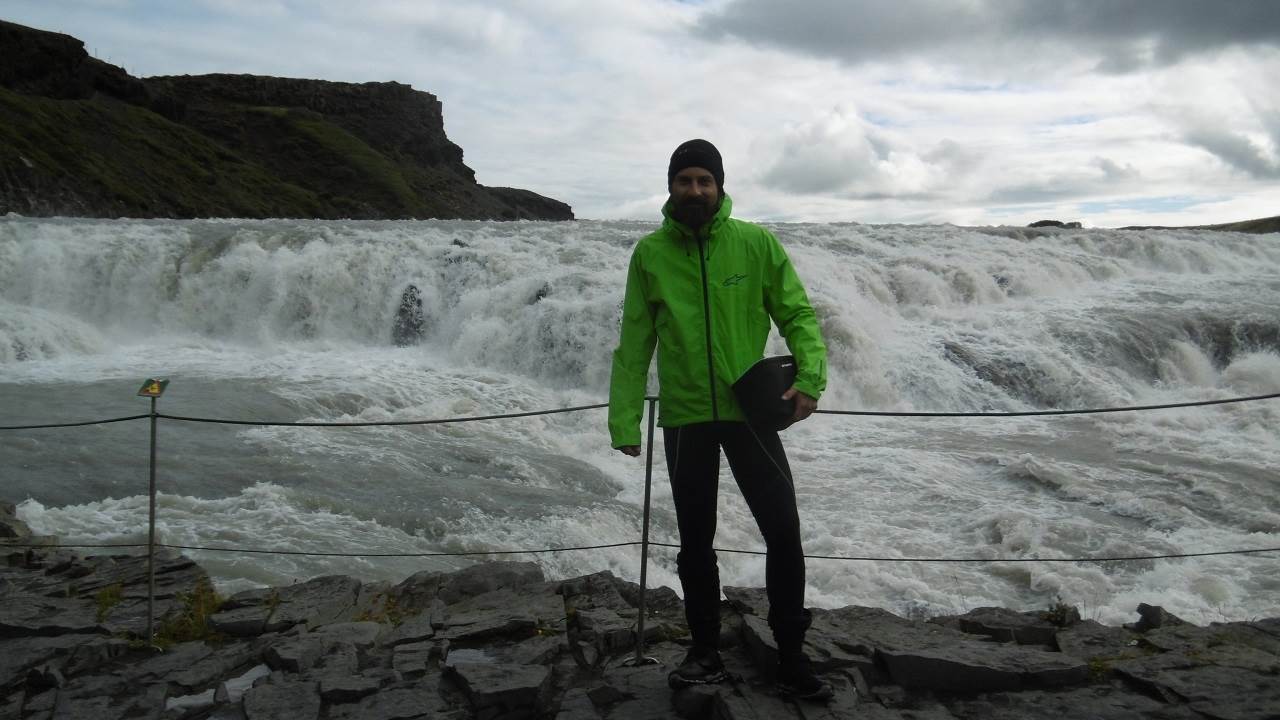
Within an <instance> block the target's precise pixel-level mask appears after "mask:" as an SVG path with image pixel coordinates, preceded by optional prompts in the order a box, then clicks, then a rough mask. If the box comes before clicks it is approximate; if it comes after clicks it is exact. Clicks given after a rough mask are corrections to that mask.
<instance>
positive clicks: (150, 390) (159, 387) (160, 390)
mask: <svg viewBox="0 0 1280 720" xmlns="http://www.w3.org/2000/svg"><path fill="white" fill-rule="evenodd" d="M168 386H169V381H168V380H167V379H165V378H147V379H146V380H144V381H142V387H141V388H139V389H138V396H139V397H151V398H158V397H160V396H161V395H163V394H164V389H165V388H166V387H168Z"/></svg>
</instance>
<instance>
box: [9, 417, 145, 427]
mask: <svg viewBox="0 0 1280 720" xmlns="http://www.w3.org/2000/svg"><path fill="white" fill-rule="evenodd" d="M149 417H151V416H150V415H130V416H128V417H118V418H108V419H106V420H85V421H82V422H68V423H48V424H45V425H0V430H39V429H42V428H64V427H82V426H84V425H106V424H108V423H118V422H126V421H129V420H141V419H143V418H149Z"/></svg>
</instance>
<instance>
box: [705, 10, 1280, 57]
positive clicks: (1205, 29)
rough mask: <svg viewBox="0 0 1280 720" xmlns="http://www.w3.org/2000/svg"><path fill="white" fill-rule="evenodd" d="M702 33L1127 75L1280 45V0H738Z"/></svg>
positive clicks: (852, 53)
mask: <svg viewBox="0 0 1280 720" xmlns="http://www.w3.org/2000/svg"><path fill="white" fill-rule="evenodd" d="M699 30H700V31H701V32H702V33H703V34H704V35H706V36H709V37H725V36H730V37H736V38H739V39H741V40H745V41H747V42H752V43H761V44H764V45H769V46H773V47H779V48H783V49H787V50H795V51H800V52H804V53H807V54H811V55H815V56H819V57H828V58H834V59H837V60H840V61H843V62H846V63H852V64H858V63H865V62H875V61H886V60H897V59H901V58H903V57H911V56H922V57H930V58H935V59H942V60H945V61H949V62H957V63H973V62H979V63H981V62H990V61H993V60H999V61H1000V62H1008V60H1009V59H1010V56H1015V57H1016V56H1023V57H1025V58H1026V59H1027V61H1028V62H1030V61H1033V60H1034V61H1040V60H1044V59H1045V58H1044V55H1045V54H1046V53H1049V54H1053V55H1055V56H1059V57H1060V56H1061V55H1062V53H1064V52H1065V53H1070V54H1072V55H1075V56H1084V57H1086V58H1089V59H1091V60H1092V61H1093V62H1094V63H1095V65H1096V67H1097V68H1098V69H1100V70H1104V71H1110V72H1128V71H1132V70H1137V69H1141V68H1144V67H1151V66H1162V65H1168V64H1170V63H1173V62H1176V61H1178V60H1180V59H1182V58H1184V57H1186V56H1188V55H1193V54H1198V53H1204V52H1212V51H1216V50H1221V49H1224V48H1227V47H1232V46H1242V45H1270V46H1273V47H1280V2H1277V1H1276V0H1226V1H1224V2H1209V1H1208V0H972V2H963V3H962V2H953V1H951V0H897V1H896V2H885V1H884V0H811V1H809V2H803V3H781V2H776V0H735V1H734V2H732V3H730V4H728V5H726V6H725V7H723V8H721V9H719V10H717V11H715V12H713V13H709V14H707V15H705V16H703V17H702V18H701V20H700V24H699Z"/></svg>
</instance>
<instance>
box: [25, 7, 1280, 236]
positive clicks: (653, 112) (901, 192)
mask: <svg viewBox="0 0 1280 720" xmlns="http://www.w3.org/2000/svg"><path fill="white" fill-rule="evenodd" d="M0 8H2V10H0V17H3V19H6V20H10V21H13V22H18V23H22V24H26V25H31V26H34V27H38V28H41V29H46V30H54V31H58V32H64V33H67V34H70V35H73V36H75V37H77V38H79V39H81V40H83V41H84V43H85V46H86V48H88V49H89V50H90V51H91V52H92V54H94V55H95V56H97V57H99V58H102V59H104V60H107V61H109V62H111V63H114V64H116V65H120V66H122V67H124V68H125V69H126V70H128V71H129V72H130V73H132V74H134V75H138V76H148V75H173V74H199V73H210V72H234V73H254V74H260V75H278V76H288V77H305V78H321V79H325V80H337V81H346V82H367V81H385V80H395V81H398V82H402V83H408V84H410V85H412V86H413V87H414V88H417V89H419V90H425V91H428V92H431V93H433V94H435V95H436V96H438V97H439V98H440V100H441V101H442V102H443V103H444V118H445V130H446V132H447V133H448V135H449V137H450V139H451V140H453V141H454V142H455V143H457V144H459V145H461V146H462V148H463V150H464V152H465V157H464V160H465V162H466V163H467V164H468V165H470V166H471V167H472V168H473V169H475V171H476V177H477V179H478V180H479V181H480V182H481V183H483V184H485V185H505V186H512V187H523V188H528V189H531V190H534V191H537V192H540V193H542V194H545V195H549V196H551V197H554V198H557V199H560V200H563V201H565V202H567V203H569V204H570V205H572V206H573V208H574V211H575V213H576V214H577V216H578V217H579V218H638V219H655V218H656V217H657V216H658V208H659V206H660V205H661V203H662V201H663V200H664V199H665V195H666V187H665V183H666V174H665V173H666V164H667V160H668V158H669V157H670V154H671V151H672V150H673V149H674V148H675V146H676V145H677V144H679V143H680V142H681V141H683V140H686V139H689V138H692V137H704V138H707V139H708V140H711V141H712V142H714V143H715V144H716V145H717V146H718V147H719V148H720V151H721V153H722V154H723V155H724V158H725V188H726V190H727V191H728V192H729V193H730V194H731V195H732V196H733V198H734V207H735V211H736V214H738V215H739V216H741V217H744V218H748V219H758V220H772V221H856V222H865V223H884V222H896V223H939V222H951V223H956V224H963V225H989V224H990V225H994V224H1016V225H1022V224H1026V223H1028V222H1031V221H1033V220H1038V219H1042V218H1052V219H1060V220H1079V221H1082V222H1083V223H1084V224H1085V225H1086V226H1097V227H1114V226H1120V225H1130V224H1164V225H1190V224H1202V223H1215V222H1229V221H1234V220H1244V219H1248V218H1254V217H1264V216H1271V215H1277V214H1280V92H1277V88H1280V80H1278V79H1277V78H1280V0H1217V1H1210V0H950V1H947V0H892V1H891V0H790V1H788V2H782V1H780V0H707V1H706V2H696V1H688V2H676V1H675V0H536V1H534V0H529V1H527V2H520V1H518V0H510V1H508V2H502V1H499V0H492V1H475V2H471V1H468V0H363V1H362V2H352V1H350V0H182V1H180V2H173V0H5V1H4V2H3V4H0Z"/></svg>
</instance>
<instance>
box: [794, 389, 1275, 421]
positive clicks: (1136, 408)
mask: <svg viewBox="0 0 1280 720" xmlns="http://www.w3.org/2000/svg"><path fill="white" fill-rule="evenodd" d="M1275 398H1280V393H1271V394H1270V395H1250V396H1248V397H1237V398H1226V399H1223V400H1197V401H1195V402H1183V403H1166V404H1163V405H1130V406H1127V407H1107V408H1084V409H1080V410H1021V411H1012V412H888V411H879V410H815V411H814V412H815V413H822V414H824V415H862V416H872V417H1028V416H1033V415H1097V414H1101V413H1116V412H1137V411H1139V410H1168V409H1170V408H1188V407H1203V406H1205V405H1226V404H1228V403H1242V402H1253V401H1255V400H1273V399H1275Z"/></svg>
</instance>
